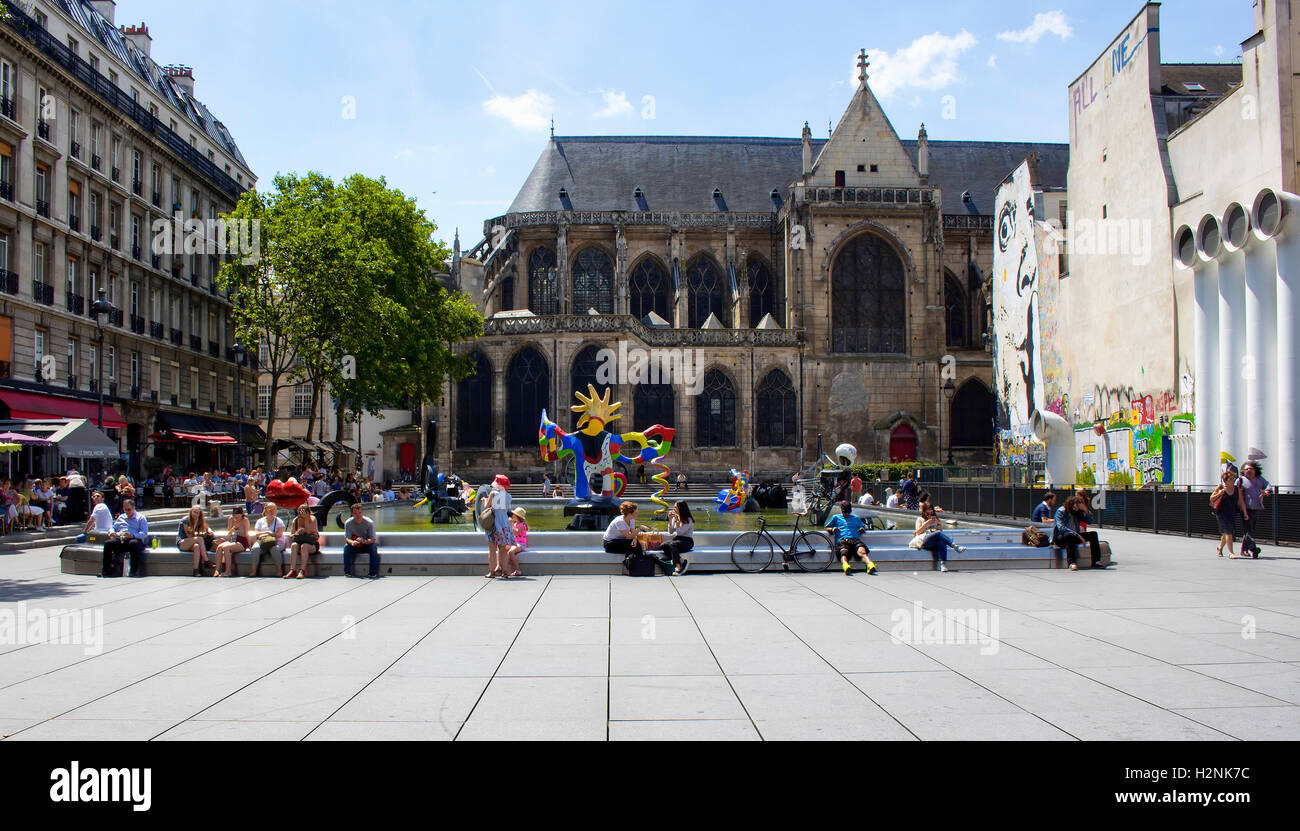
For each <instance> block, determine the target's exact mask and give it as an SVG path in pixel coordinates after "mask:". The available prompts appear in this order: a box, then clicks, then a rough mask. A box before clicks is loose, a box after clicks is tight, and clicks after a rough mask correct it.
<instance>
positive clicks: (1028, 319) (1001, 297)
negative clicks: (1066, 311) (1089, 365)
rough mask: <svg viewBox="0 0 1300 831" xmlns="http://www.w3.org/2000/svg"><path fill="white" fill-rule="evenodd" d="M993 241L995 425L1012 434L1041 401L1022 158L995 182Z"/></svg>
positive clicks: (1029, 197) (1028, 198) (1034, 257)
mask: <svg viewBox="0 0 1300 831" xmlns="http://www.w3.org/2000/svg"><path fill="white" fill-rule="evenodd" d="M995 204H996V205H997V206H998V220H997V221H998V226H997V247H996V248H994V249H993V330H994V333H995V334H996V337H995V338H994V344H993V375H994V386H995V387H996V388H997V389H996V395H997V397H998V426H999V427H1001V428H1002V429H1003V430H1010V431H1011V435H1012V437H1013V438H1014V439H1017V440H1023V439H1025V438H1027V437H1028V435H1029V419H1030V416H1032V415H1033V413H1034V410H1036V409H1039V408H1041V407H1043V406H1045V391H1044V388H1043V386H1044V385H1043V365H1042V355H1041V353H1040V351H1039V350H1040V344H1041V342H1042V341H1041V335H1040V329H1039V318H1038V315H1039V307H1040V298H1039V295H1038V262H1039V261H1038V252H1037V247H1036V244H1035V242H1036V241H1035V237H1036V235H1035V233H1034V225H1035V220H1034V189H1033V183H1032V182H1031V181H1030V173H1029V164H1028V163H1027V162H1026V163H1023V164H1021V165H1020V167H1018V168H1016V170H1015V172H1014V173H1012V174H1011V178H1010V179H1009V180H1007V181H1006V182H1003V184H1002V186H1001V187H1000V188H998V194H997V201H996V202H995Z"/></svg>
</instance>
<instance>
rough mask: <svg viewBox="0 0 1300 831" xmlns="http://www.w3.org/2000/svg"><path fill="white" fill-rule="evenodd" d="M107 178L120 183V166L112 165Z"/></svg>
mask: <svg viewBox="0 0 1300 831" xmlns="http://www.w3.org/2000/svg"><path fill="white" fill-rule="evenodd" d="M109 178H111V179H112V180H113V181H114V182H117V183H118V184H119V185H120V184H121V183H122V168H120V167H118V166H117V165H114V166H113V172H112V173H111V174H110V176H109Z"/></svg>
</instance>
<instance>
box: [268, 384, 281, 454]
mask: <svg viewBox="0 0 1300 831" xmlns="http://www.w3.org/2000/svg"><path fill="white" fill-rule="evenodd" d="M279 392H280V373H278V372H273V373H271V400H270V402H269V404H268V406H267V408H266V457H265V465H266V469H267V470H268V471H269V470H273V469H274V468H275V439H274V434H273V433H272V431H273V430H274V429H275V400H276V398H277V397H278V396H277V393H279Z"/></svg>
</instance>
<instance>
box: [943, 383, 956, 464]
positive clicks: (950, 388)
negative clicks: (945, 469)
mask: <svg viewBox="0 0 1300 831" xmlns="http://www.w3.org/2000/svg"><path fill="white" fill-rule="evenodd" d="M942 389H943V397H944V398H946V399H948V466H949V467H951V466H952V463H953V462H952V397H953V396H954V395H956V394H957V385H956V384H954V383H953V382H952V379H951V378H949V379H948V380H947V381H945V382H944V385H943V387H942Z"/></svg>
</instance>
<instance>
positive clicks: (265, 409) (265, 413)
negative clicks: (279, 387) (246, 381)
mask: <svg viewBox="0 0 1300 831" xmlns="http://www.w3.org/2000/svg"><path fill="white" fill-rule="evenodd" d="M257 417H258V418H260V419H263V420H265V419H268V418H270V417H271V387H270V386H268V385H267V384H258V385H257Z"/></svg>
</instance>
